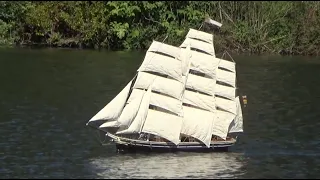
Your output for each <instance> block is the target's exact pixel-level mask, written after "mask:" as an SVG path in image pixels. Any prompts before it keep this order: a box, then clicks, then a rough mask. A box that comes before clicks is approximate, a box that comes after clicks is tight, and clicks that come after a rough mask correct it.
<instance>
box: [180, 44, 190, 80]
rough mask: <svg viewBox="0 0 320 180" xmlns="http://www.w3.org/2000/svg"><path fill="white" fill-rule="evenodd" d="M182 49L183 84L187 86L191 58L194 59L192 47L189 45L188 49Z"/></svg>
mask: <svg viewBox="0 0 320 180" xmlns="http://www.w3.org/2000/svg"><path fill="white" fill-rule="evenodd" d="M180 49H181V55H180V59H181V67H182V68H181V69H182V76H183V78H184V79H183V83H184V84H185V81H186V76H187V74H188V73H189V68H190V63H191V58H192V52H191V49H190V45H188V46H187V47H186V48H180Z"/></svg>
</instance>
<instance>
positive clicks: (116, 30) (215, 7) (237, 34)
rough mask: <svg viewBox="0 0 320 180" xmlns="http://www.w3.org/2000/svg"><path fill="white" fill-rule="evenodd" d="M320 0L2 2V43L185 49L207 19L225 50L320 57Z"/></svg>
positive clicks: (218, 47)
mask: <svg viewBox="0 0 320 180" xmlns="http://www.w3.org/2000/svg"><path fill="white" fill-rule="evenodd" d="M319 10H320V3H319V2H317V1H297V2H293V1H274V2H271V1H270V2H268V1H200V2H198V1H39V2H38V1H1V2H0V44H12V43H16V44H27V45H28V44H30V45H31V44H45V45H49V46H68V47H87V48H108V49H145V48H147V47H148V46H149V45H150V43H151V42H152V40H158V41H162V40H163V39H164V38H165V37H166V36H168V38H167V39H166V43H168V44H172V45H179V44H180V43H181V42H182V41H183V39H184V37H185V35H186V33H187V31H188V30H189V28H195V29H197V28H198V27H200V25H201V24H202V22H203V20H204V18H205V17H206V16H209V17H211V18H212V19H216V20H217V21H220V22H222V23H223V26H222V28H221V29H220V30H219V32H218V33H216V36H215V42H216V45H217V48H216V49H217V50H224V49H228V50H235V51H239V52H253V53H262V52H276V53H279V52H281V53H290V54H317V53H318V51H319V46H320V39H319V38H318V37H319V34H320V18H319V17H320V12H319Z"/></svg>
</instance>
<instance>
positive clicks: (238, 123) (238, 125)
mask: <svg viewBox="0 0 320 180" xmlns="http://www.w3.org/2000/svg"><path fill="white" fill-rule="evenodd" d="M236 103H237V115H236V117H235V119H234V120H233V121H232V123H231V124H230V128H229V133H239V132H243V118H242V109H241V104H240V99H239V96H237V97H236Z"/></svg>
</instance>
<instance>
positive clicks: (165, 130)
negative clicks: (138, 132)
mask: <svg viewBox="0 0 320 180" xmlns="http://www.w3.org/2000/svg"><path fill="white" fill-rule="evenodd" d="M181 127H182V118H181V117H179V116H176V115H173V114H169V113H166V112H161V111H157V110H151V109H150V110H149V111H148V116H147V118H146V121H145V123H144V125H143V128H142V132H145V133H150V134H154V135H158V136H160V137H163V138H165V139H167V140H169V141H171V142H173V143H174V144H178V143H179V142H180V139H179V137H180V131H181Z"/></svg>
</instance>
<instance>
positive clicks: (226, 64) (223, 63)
mask: <svg viewBox="0 0 320 180" xmlns="http://www.w3.org/2000/svg"><path fill="white" fill-rule="evenodd" d="M217 59H219V58H217ZM219 60H220V62H219V67H222V68H224V69H227V70H229V71H231V72H234V73H235V72H236V63H234V62H231V61H227V60H224V59H219Z"/></svg>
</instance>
